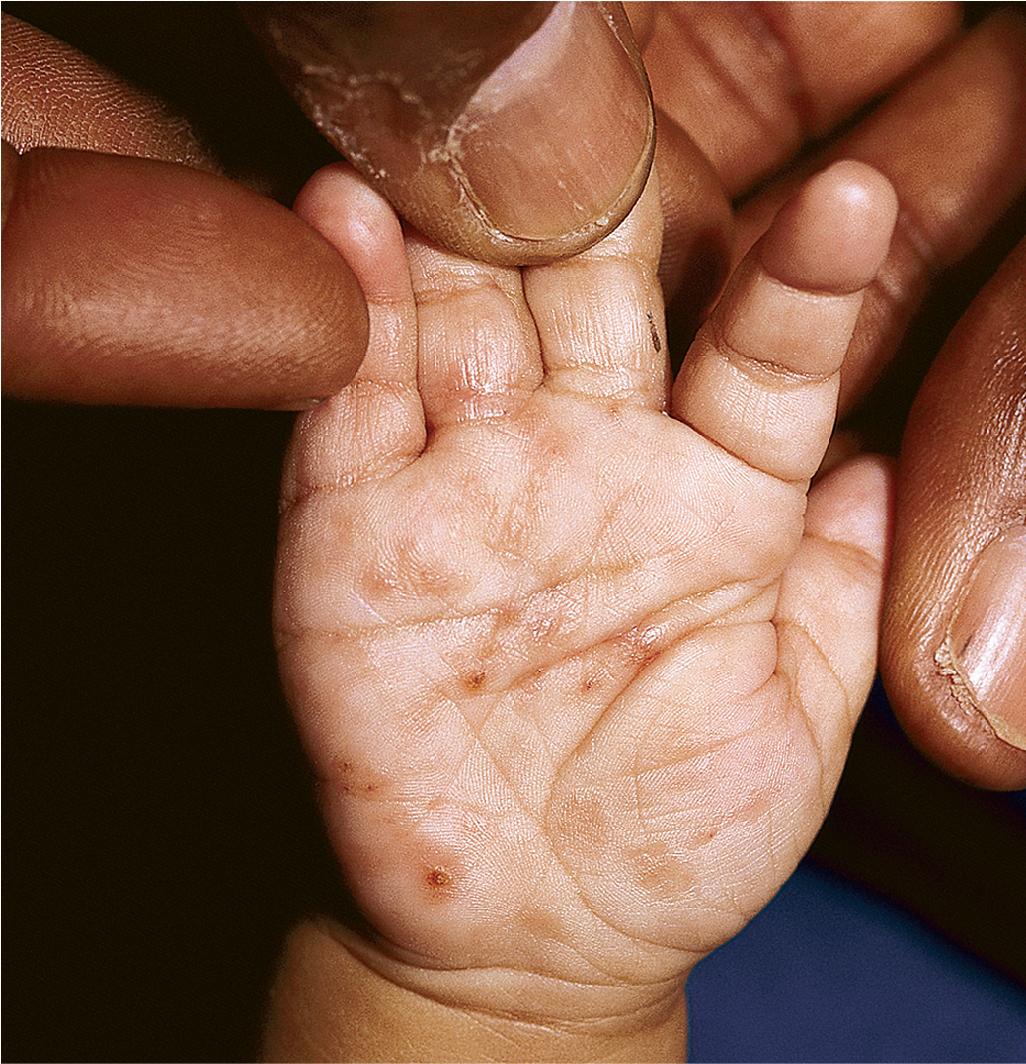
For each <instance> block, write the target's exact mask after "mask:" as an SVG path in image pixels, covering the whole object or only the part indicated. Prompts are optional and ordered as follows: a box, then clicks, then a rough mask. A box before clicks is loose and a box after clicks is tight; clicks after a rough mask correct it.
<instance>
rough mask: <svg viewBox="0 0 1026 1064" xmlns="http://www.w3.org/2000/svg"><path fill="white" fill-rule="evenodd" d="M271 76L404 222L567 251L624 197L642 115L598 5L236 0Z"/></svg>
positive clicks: (549, 254) (482, 246)
mask: <svg viewBox="0 0 1026 1064" xmlns="http://www.w3.org/2000/svg"><path fill="white" fill-rule="evenodd" d="M244 12H245V16H246V18H247V21H248V22H249V24H250V26H251V28H252V29H253V30H254V32H255V33H256V35H257V36H258V38H259V39H260V40H261V42H262V43H263V45H264V47H265V49H266V51H267V54H268V57H269V59H270V61H271V63H272V65H273V66H274V67H275V69H276V70H277V71H278V73H279V75H280V77H281V78H282V80H283V81H284V83H285V85H286V86H287V87H288V88H289V89H290V91H291V92H292V93H293V95H294V96H295V98H296V100H297V101H298V103H299V104H300V106H301V107H302V108H303V110H304V111H305V112H306V114H307V115H308V116H309V117H310V118H311V119H312V120H313V121H314V122H315V123H316V124H317V126H318V127H319V128H320V130H321V131H322V133H324V135H325V136H326V137H327V138H328V139H329V140H330V141H332V143H333V144H334V145H335V146H336V147H337V148H338V149H339V150H340V151H341V152H342V153H343V154H344V155H346V156H347V157H348V158H349V160H350V161H351V162H352V163H353V165H354V166H356V167H357V169H359V170H360V171H361V172H362V173H363V174H364V175H365V176H366V177H368V178H369V179H370V180H371V181H372V182H373V183H374V185H375V186H376V187H377V189H378V191H379V192H381V193H382V194H383V195H384V196H385V197H386V198H387V199H389V200H390V201H391V203H392V204H393V205H394V206H395V208H396V209H397V210H398V211H399V213H400V214H402V215H403V216H404V217H405V218H406V219H407V220H409V221H411V222H412V223H413V224H414V225H416V226H417V228H418V229H420V230H421V231H422V232H424V233H426V234H427V235H428V236H430V237H431V238H432V239H434V240H436V241H438V242H439V243H441V244H444V245H446V246H448V247H450V248H453V249H455V250H457V251H459V252H461V253H462V254H464V255H468V256H471V257H473V258H477V259H484V260H486V261H490V262H497V263H503V264H528V263H539V262H545V261H549V260H551V259H553V258H557V257H561V256H564V255H569V254H573V253H576V252H578V251H581V250H583V249H584V248H586V247H589V246H590V245H591V244H593V243H595V242H596V241H597V240H599V239H601V238H602V237H603V236H605V235H606V234H607V233H608V232H610V231H611V230H612V229H614V228H615V227H616V226H617V225H618V224H619V223H620V222H621V221H622V220H623V218H624V217H625V216H626V214H627V212H628V211H629V210H630V209H631V207H632V206H633V205H634V202H635V201H636V200H637V198H638V196H639V195H640V194H641V190H642V188H643V187H644V184H645V180H646V178H647V176H648V171H649V169H650V167H651V163H652V153H653V149H654V141H655V137H654V118H653V111H652V104H651V99H650V95H649V87H648V80H647V78H646V75H645V72H644V68H643V66H642V64H641V59H640V56H639V53H638V50H637V46H636V44H635V42H634V38H633V36H632V34H631V29H630V25H629V23H628V22H627V19H626V16H625V15H624V12H623V9H622V8H621V6H620V5H619V4H611V3H566V4H556V5H553V4H549V3H526V4H484V3H480V4H479V3H468V4H436V3H373V4H346V3H321V4H299V3H288V4H285V3H263V4H248V5H244Z"/></svg>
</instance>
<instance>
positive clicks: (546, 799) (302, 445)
mask: <svg viewBox="0 0 1026 1064" xmlns="http://www.w3.org/2000/svg"><path fill="white" fill-rule="evenodd" d="M353 180H354V179H353V178H352V177H351V176H350V175H348V174H346V173H344V172H339V171H329V172H327V173H326V174H325V175H324V176H323V178H322V179H321V182H320V184H316V183H315V185H314V186H313V188H312V190H311V191H310V192H309V196H308V210H313V211H317V210H320V211H325V212H330V211H331V210H332V209H333V207H332V204H333V203H334V202H337V201H338V198H339V197H342V196H346V195H362V196H364V197H365V198H366V195H367V194H365V193H362V192H358V191H357V192H354V188H353V185H352V182H353ZM891 195H892V194H891V193H890V190H889V187H888V186H886V183H885V182H883V181H882V179H880V178H879V177H878V176H877V175H875V174H874V173H873V172H872V171H869V170H868V169H867V168H864V167H859V166H856V165H855V164H843V165H841V166H839V167H836V168H834V169H833V170H831V171H828V172H827V173H826V174H824V175H821V176H820V177H819V178H817V179H814V181H813V182H812V183H810V185H809V186H807V188H806V190H805V191H804V192H803V193H802V194H801V196H800V197H799V199H798V200H797V201H795V202H794V203H793V204H792V205H791V206H790V207H789V208H787V209H786V210H785V212H784V214H783V215H782V217H781V218H779V219H778V221H777V223H776V229H775V231H774V232H773V233H771V234H770V236H769V237H768V238H767V239H766V241H765V242H764V244H763V246H762V247H761V248H760V249H758V250H757V251H756V252H755V253H754V254H753V256H752V257H751V259H750V261H749V262H748V263H747V264H745V265H743V266H742V267H741V268H740V269H739V271H738V274H737V276H736V277H735V280H734V283H733V285H732V287H731V289H730V290H729V291H728V293H727V294H726V295H725V296H724V297H723V300H722V301H721V304H720V307H719V308H718V310H717V312H716V314H715V315H714V318H713V319H712V321H711V322H710V323H709V325H708V326H707V327H706V329H705V330H704V332H703V334H702V336H701V337H700V339H699V341H698V342H697V343H696V345H695V347H694V348H693V350H692V352H691V353H690V354H689V356H688V359H687V360H686V363H685V369H684V371H683V372H682V375H681V377H680V378H679V379H678V382H677V384H676V386H675V388H674V391H673V398H672V402H671V400H670V394H669V381H668V366H667V361H666V351H665V344H664V343H663V341H662V338H661V336H660V333H659V324H660V322H661V303H660V301H659V295H658V285H657V281H656V278H655V269H656V265H657V260H658V232H659V218H658V213H657V208H656V203H657V200H656V195H655V190H654V188H650V189H649V191H648V192H647V193H646V195H645V197H644V198H643V200H642V201H641V203H640V204H639V206H638V207H637V208H636V209H635V211H634V213H633V215H632V216H631V218H630V219H629V220H628V222H627V223H625V225H624V226H622V227H621V229H620V230H618V231H617V233H615V234H614V235H613V236H612V237H610V238H608V239H607V240H606V241H604V242H603V243H602V244H600V245H598V246H596V247H595V248H594V249H592V250H591V251H590V252H587V253H586V254H584V255H582V256H579V257H577V258H575V259H572V260H568V261H567V262H564V263H561V264H556V265H554V266H548V267H536V268H528V269H525V270H523V271H518V270H509V269H498V268H492V267H484V266H480V265H477V264H473V263H470V262H467V261H465V260H462V259H458V258H455V257H453V256H450V255H447V254H445V253H443V252H441V251H438V250H436V249H434V248H431V247H428V246H426V245H425V244H424V243H422V242H420V241H418V240H416V239H415V238H410V239H408V241H407V252H408V255H409V261H410V273H411V275H412V288H411V284H410V278H409V277H407V276H406V275H405V273H404V272H403V270H402V269H400V268H399V266H398V265H395V263H397V262H398V261H399V249H398V239H399V238H398V236H397V235H395V233H393V234H392V236H391V237H390V238H389V241H390V243H389V244H388V246H389V248H390V250H391V253H392V258H391V260H390V261H391V262H392V263H393V265H394V268H391V269H389V270H386V269H383V268H382V267H381V266H380V262H381V260H382V257H383V256H382V253H381V251H380V249H379V251H378V259H377V262H378V265H376V266H374V267H373V268H372V267H371V266H370V265H367V267H366V268H365V269H364V271H363V274H362V275H361V278H360V279H361V283H362V284H363V285H364V288H365V290H366V291H367V294H368V297H369V303H370V305H371V315H372V319H371V329H372V347H371V351H370V353H369V355H368V359H367V361H366V363H365V364H364V367H363V368H362V369H361V372H360V375H359V377H358V378H357V380H356V382H354V384H353V385H352V386H351V387H350V388H349V389H348V390H347V391H346V393H344V394H343V395H342V396H340V397H338V398H337V399H335V400H333V401H331V402H330V403H327V404H324V405H323V406H321V407H320V408H318V409H317V410H315V411H313V412H312V413H311V414H309V415H306V417H305V418H304V419H303V421H302V422H301V424H300V427H299V429H298V431H297V435H296V438H295V441H294V444H293V448H292V452H291V455H290V459H289V464H288V470H287V474H286V485H285V505H286V512H285V515H284V518H283V530H282V547H281V563H280V578H279V588H278V601H277V610H276V625H277V631H278V638H279V642H280V646H281V654H282V668H283V675H284V677H285V681H286V686H287V688H288V690H289V694H290V697H291V700H292V702H293V705H294V707H295V710H296V713H297V716H298V718H299V721H300V725H301V728H302V730H303V734H304V737H305V740H306V743H307V747H308V750H309V752H310V755H311V758H312V760H313V763H314V765H315V767H316V770H317V772H318V775H319V778H320V780H321V784H322V797H323V802H324V808H325V812H326V816H327V820H328V826H329V831H330V834H331V838H332V842H333V844H334V846H335V849H336V852H337V853H338V855H339V858H340V860H341V863H342V865H343V867H344V869H345V871H346V874H347V878H348V881H349V884H350V886H351V889H352V890H353V893H354V895H355V897H356V899H357V902H358V903H359V905H360V906H361V908H362V909H363V910H364V912H365V914H366V915H367V917H368V919H369V920H370V922H371V924H372V925H373V927H374V929H375V931H376V932H377V933H378V935H379V936H380V940H379V941H378V942H377V944H376V946H375V949H380V950H381V952H382V953H383V954H387V955H388V956H390V957H393V958H395V959H397V960H398V961H400V962H402V963H403V964H405V965H406V966H408V967H410V968H413V969H417V968H425V969H443V970H446V971H455V970H465V969H468V968H489V969H501V970H504V971H508V972H510V973H519V974H521V975H523V976H524V977H530V978H537V977H541V978H542V980H544V981H546V982H548V983H556V984H563V983H565V984H567V985H574V986H585V985H586V986H605V987H613V986H619V985H629V986H631V987H633V988H635V989H636V990H638V991H639V992H642V991H643V989H644V988H646V987H650V988H652V992H653V993H658V989H657V988H660V987H664V986H665V985H668V984H671V983H672V982H673V981H674V980H675V979H677V978H679V975H680V974H681V972H682V971H683V970H685V969H686V968H687V967H688V966H689V965H690V964H691V963H692V962H693V961H694V960H695V958H696V957H697V956H698V955H701V954H702V953H703V952H705V951H707V950H708V949H710V948H712V947H713V946H715V945H717V944H718V943H719V942H721V941H723V940H724V939H725V938H726V937H728V936H729V935H730V934H731V933H733V932H734V931H735V930H737V929H738V928H739V927H740V926H741V924H742V923H743V922H744V921H745V920H746V919H747V918H748V917H750V916H751V915H752V914H753V913H754V912H755V911H757V909H758V908H759V907H760V906H761V905H762V904H763V903H764V902H765V901H766V900H767V899H768V898H769V897H770V895H771V894H772V893H773V892H774V891H775V890H776V889H777V888H778V887H779V886H780V884H781V883H782V882H783V880H784V878H786V876H787V874H788V873H789V872H790V870H791V869H792V868H793V866H794V864H795V862H796V861H797V860H798V859H799V857H800V856H801V854H802V852H803V851H804V849H805V847H806V846H807V845H808V842H809V841H810V839H811V837H812V834H813V833H814V832H815V830H816V828H817V827H818V826H819V823H820V822H821V820H822V817H823V815H824V813H825V810H826V805H827V803H828V801H829V797H830V794H831V793H832V790H833V786H834V784H835V782H836V777H837V774H838V772H839V769H840V765H841V763H842V761H843V755H844V751H845V748H846V744H847V738H848V735H849V734H850V729H851V726H852V724H853V722H854V715H855V713H856V712H857V710H858V709H859V708H860V706H861V702H862V699H863V697H864V695H865V688H866V686H867V685H868V682H869V678H870V676H871V673H872V668H873V650H874V646H875V635H876V633H875V624H876V611H877V599H878V596H879V583H880V565H879V558H880V556H881V554H882V550H883V542H882V539H883V535H882V527H881V526H882V523H883V519H882V510H883V496H884V494H885V491H884V486H885V480H886V474H885V472H884V471H883V469H882V467H881V466H880V465H878V464H876V463H873V462H869V461H864V462H861V463H857V464H855V465H852V466H850V467H848V468H847V469H844V470H841V471H839V472H838V473H836V474H834V475H833V476H832V477H830V478H828V479H827V480H825V481H824V482H823V483H822V484H821V485H820V486H818V487H817V489H816V491H815V492H814V493H813V495H812V497H811V498H807V495H806V492H807V487H808V477H809V476H810V475H811V473H812V472H813V471H814V470H815V468H816V465H817V464H818V462H819V459H820V457H821V455H822V451H823V448H824V447H825V443H826V438H827V435H828V433H829V428H830V424H831V422H832V417H833V403H834V400H835V397H836V388H837V377H836V372H837V368H838V366H839V364H840V361H841V358H842V357H843V353H844V348H845V345H846V343H847V339H848V336H849V335H850V330H851V326H852V324H853V322H854V315H855V313H856V312H857V309H858V304H859V300H860V298H861V293H860V289H861V287H862V286H863V285H864V284H866V283H868V281H869V280H870V279H871V278H872V275H873V273H874V271H875V269H876V267H877V265H878V263H879V260H880V259H881V258H882V255H883V252H884V250H885V249H886V241H887V238H888V236H889V231H890V230H889V227H890V224H891V223H892V220H893V204H892V199H891ZM376 209H377V210H378V211H379V213H380V211H381V208H380V207H378V208H376ZM386 224H388V225H391V226H394V223H393V222H390V221H388V222H387V223H386ZM817 228H819V229H822V230H823V232H822V233H819V234H817V233H816V232H815V230H816V229H817ZM817 235H818V236H819V238H820V239H821V240H830V241H835V242H836V241H837V240H838V239H839V237H841V238H847V240H848V241H849V242H848V243H846V244H845V245H844V247H845V248H846V249H847V250H845V251H844V253H843V254H840V255H835V256H833V257H832V258H829V260H827V258H826V257H825V256H823V255H822V253H821V251H820V249H818V247H816V246H814V240H815V238H816V237H817ZM347 241H349V243H348V244H347ZM339 243H340V245H342V246H344V248H345V250H346V251H347V253H348V254H349V256H350V259H351V261H352V258H353V256H354V255H357V254H358V253H357V252H354V250H353V247H352V244H353V241H352V239H351V234H347V233H346V232H345V231H344V230H342V229H340V230H339ZM357 272H358V274H359V273H360V270H359V268H357ZM807 502H808V512H806V504H807Z"/></svg>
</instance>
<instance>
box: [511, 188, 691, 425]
mask: <svg viewBox="0 0 1026 1064" xmlns="http://www.w3.org/2000/svg"><path fill="white" fill-rule="evenodd" d="M661 243H662V219H661V217H660V214H659V188H658V183H657V181H656V180H655V179H654V178H653V179H652V180H650V181H649V183H648V186H647V187H646V189H645V192H644V193H643V194H642V197H641V199H640V200H638V203H637V205H636V206H635V208H634V210H633V211H631V213H630V214H629V215H628V217H627V219H626V221H624V223H623V224H622V225H621V226H620V227H619V228H618V229H617V230H616V231H615V232H613V233H611V234H610V235H609V236H607V237H606V238H605V240H603V241H601V242H600V243H598V244H596V245H595V246H594V247H593V248H589V249H588V250H587V251H585V252H583V253H582V254H580V255H575V256H574V257H573V258H570V259H563V260H562V261H560V262H553V263H550V264H549V265H547V266H533V267H528V268H526V269H525V270H524V291H525V293H526V294H527V300H528V303H529V304H530V307H531V313H532V314H533V315H534V320H535V322H536V323H537V326H538V336H539V338H540V341H541V353H542V360H543V362H544V364H545V375H546V376H545V384H546V387H547V388H549V389H551V390H553V391H556V392H572V393H574V394H577V395H580V396H582V397H584V398H589V399H616V400H635V401H638V402H640V403H642V404H644V405H646V406H650V407H653V408H655V409H657V410H664V409H665V408H666V401H667V398H668V392H669V372H670V364H669V358H668V357H667V351H666V342H665V338H664V336H663V301H662V294H661V292H660V289H659V278H658V274H657V269H658V265H659V251H660V247H661Z"/></svg>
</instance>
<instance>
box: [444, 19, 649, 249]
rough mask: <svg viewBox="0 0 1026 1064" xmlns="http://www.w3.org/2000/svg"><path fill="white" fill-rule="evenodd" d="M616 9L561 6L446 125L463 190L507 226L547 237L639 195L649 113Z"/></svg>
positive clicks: (516, 233)
mask: <svg viewBox="0 0 1026 1064" xmlns="http://www.w3.org/2000/svg"><path fill="white" fill-rule="evenodd" d="M618 8H619V5H610V4H601V3H599V4H592V3H563V4H556V5H555V6H554V7H553V9H552V11H551V12H550V13H549V14H548V16H547V17H546V18H545V21H544V22H543V23H542V24H541V26H540V27H539V28H538V29H537V30H536V31H535V32H534V33H533V34H532V35H531V36H530V37H528V38H527V39H526V40H524V41H523V42H522V43H521V44H520V45H518V46H517V48H516V49H515V50H514V51H513V52H512V53H511V54H510V55H509V56H508V57H507V58H506V59H505V60H504V61H503V62H502V63H500V64H499V66H498V67H496V69H495V70H494V71H492V73H491V74H490V75H489V76H488V77H487V78H486V79H485V80H484V81H483V82H482V83H481V85H480V86H478V88H477V90H476V91H475V92H474V94H473V96H471V98H470V100H469V102H468V104H467V106H466V108H465V109H464V111H463V113H462V114H461V115H460V117H459V118H457V119H456V121H455V122H454V123H453V125H452V127H451V128H450V132H449V137H448V141H447V148H446V150H447V153H448V155H449V157H450V159H451V162H452V164H453V165H454V166H455V167H456V169H457V171H458V173H459V175H460V178H461V182H462V184H463V187H464V190H465V191H466V193H467V195H468V197H469V198H470V199H471V200H472V201H473V202H474V204H475V205H476V206H477V208H478V210H479V211H480V213H481V215H482V216H483V218H484V220H485V222H486V224H487V225H489V226H490V227H492V228H494V229H495V230H498V231H499V232H501V233H502V234H504V235H505V236H508V237H514V238H519V239H526V240H550V239H554V238H556V237H560V236H563V235H564V234H567V233H571V232H575V231H579V230H582V229H586V228H588V227H591V226H598V227H604V226H608V224H609V221H610V218H611V217H613V216H615V215H616V214H617V212H618V211H625V210H626V209H629V208H630V206H631V204H632V203H633V199H634V198H636V196H637V193H638V189H639V187H640V183H641V182H643V180H644V177H645V174H646V173H647V170H648V167H649V165H650V164H651V155H652V150H653V147H654V134H653V130H654V117H653V111H652V105H651V99H650V96H649V89H648V80H647V78H646V76H645V73H644V68H643V66H642V65H641V60H640V57H639V56H638V53H637V49H636V46H635V45H634V42H633V39H632V38H631V36H630V29H629V27H628V24H627V22H626V19H625V18H624V17H623V15H622V12H620V11H619V10H618ZM628 198H629V202H628Z"/></svg>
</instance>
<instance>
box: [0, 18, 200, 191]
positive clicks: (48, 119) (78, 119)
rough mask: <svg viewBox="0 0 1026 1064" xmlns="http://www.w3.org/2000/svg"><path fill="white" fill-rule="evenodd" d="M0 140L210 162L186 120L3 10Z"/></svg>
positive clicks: (19, 145)
mask: <svg viewBox="0 0 1026 1064" xmlns="http://www.w3.org/2000/svg"><path fill="white" fill-rule="evenodd" d="M2 17H3V48H2V49H0V86H2V91H3V100H4V109H3V135H4V140H6V141H7V142H8V143H9V144H11V145H13V146H14V147H15V148H16V149H17V150H18V151H19V152H24V151H28V150H29V149H31V148H77V149H82V150H85V151H98V152H107V153H110V154H112V155H137V156H141V157H143V158H147V159H164V160H166V161H167V162H178V163H184V164H186V165H188V166H196V167H200V168H202V169H207V170H213V169H216V166H215V164H214V162H213V160H212V158H211V156H210V155H209V153H208V152H207V150H206V149H205V148H204V147H203V145H202V144H201V142H200V140H199V139H198V137H197V136H196V134H195V133H194V131H193V130H192V128H191V126H190V125H189V123H188V122H187V121H186V119H185V118H184V117H183V116H182V115H180V114H177V113H176V112H174V111H173V110H171V109H170V108H169V107H168V106H167V105H166V104H164V103H163V102H162V101H160V100H158V99H156V98H155V97H153V96H151V95H149V94H148V93H145V92H143V91H142V90H141V89H139V88H138V87H136V86H135V85H131V84H129V83H128V82H127V81H125V80H123V79H122V78H119V77H117V76H116V75H115V74H113V73H112V72H111V71H109V70H107V69H106V68H104V67H103V66H101V65H100V64H99V63H97V62H95V61H94V60H93V59H90V58H89V56H87V55H84V54H83V53H82V52H80V51H79V50H78V49H77V48H73V47H71V45H69V44H66V43H65V42H64V41H60V40H58V39H57V38H56V37H52V36H50V34H48V33H44V32H43V31H42V30H39V29H37V28H36V27H35V26H30V25H29V24H28V23H27V22H22V21H21V20H20V19H17V18H15V17H14V16H13V15H8V14H7V13H6V12H5V13H4V14H3V16H2Z"/></svg>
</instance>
